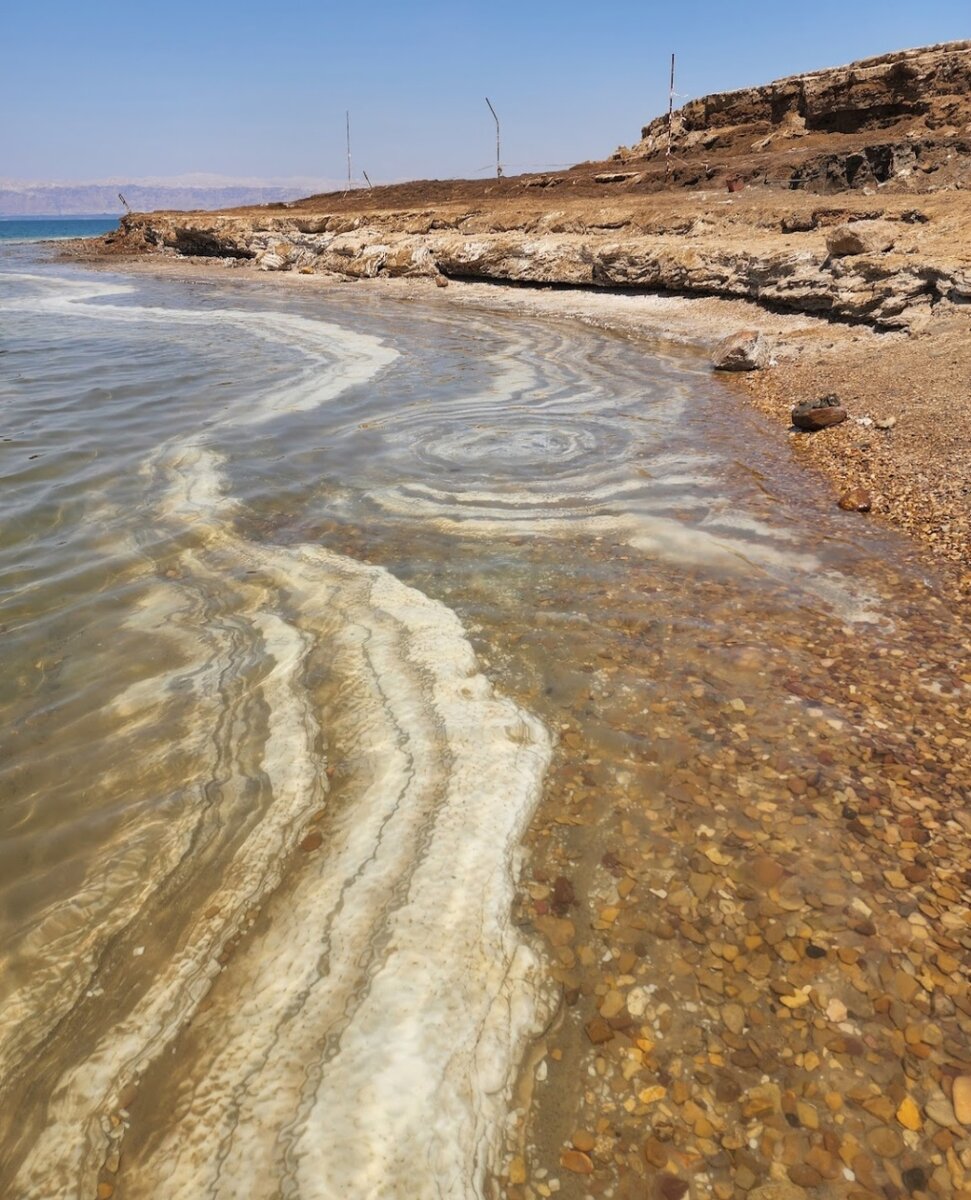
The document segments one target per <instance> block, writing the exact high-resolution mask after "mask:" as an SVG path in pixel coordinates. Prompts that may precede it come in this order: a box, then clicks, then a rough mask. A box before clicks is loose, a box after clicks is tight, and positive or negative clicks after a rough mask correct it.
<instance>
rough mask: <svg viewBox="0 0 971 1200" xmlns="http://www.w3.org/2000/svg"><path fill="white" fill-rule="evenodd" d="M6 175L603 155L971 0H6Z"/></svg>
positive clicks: (956, 33) (460, 166)
mask: <svg viewBox="0 0 971 1200" xmlns="http://www.w3.org/2000/svg"><path fill="white" fill-rule="evenodd" d="M0 31H2V38H0V113H2V116H0V177H5V178H8V179H9V178H19V179H35V180H39V179H64V180H91V179H102V178H115V177H120V178H136V177H140V176H146V175H152V176H159V175H182V174H184V173H186V172H194V171H201V172H211V173H217V174H221V175H226V176H233V177H237V176H257V177H262V178H269V177H280V176H297V175H299V176H310V177H314V178H317V179H335V180H336V179H340V178H342V177H343V176H344V174H345V172H346V163H345V150H344V112H345V109H350V112H351V127H352V128H351V133H352V145H353V151H354V165H355V175H356V176H358V177H359V171H360V169H361V168H364V169H365V170H367V172H368V174H369V175H370V177H371V179H372V180H373V181H375V182H377V181H378V180H382V181H384V180H392V179H401V178H429V177H448V176H473V177H474V176H478V175H485V174H488V173H489V171H490V170H492V169H494V168H493V166H492V164H493V163H494V155H495V149H494V126H493V124H492V118H491V117H490V115H489V112H488V110H487V109H486V106H485V101H484V96H486V95H488V96H489V97H490V98H491V99H492V101H493V103H494V104H495V106H496V108H497V109H498V111H499V114H500V117H501V118H502V122H503V159H504V161H505V164H506V167H507V170H508V171H510V172H513V171H520V170H529V169H535V170H538V169H544V168H546V167H553V166H557V165H565V164H569V163H573V162H577V161H581V160H583V159H588V158H602V157H605V156H606V155H608V154H609V153H610V152H611V151H612V150H613V149H614V148H615V147H616V146H618V145H620V144H629V143H631V142H633V141H635V140H636V139H637V137H638V135H639V130H640V127H641V125H642V124H644V123H646V121H647V120H649V119H650V118H651V117H653V116H656V115H657V114H658V113H659V112H661V111H663V109H664V108H665V107H666V105H667V71H668V64H669V61H670V55H671V52H672V51H676V52H677V56H678V78H677V83H676V90H677V91H678V92H679V93H680V94H681V95H682V96H683V97H684V98H687V97H692V96H699V95H703V94H705V93H706V92H713V91H722V90H725V89H729V88H734V87H741V86H745V85H748V84H756V83H763V82H767V81H768V80H770V79H773V78H777V77H779V76H782V75H790V74H794V73H796V72H800V71H806V70H813V69H816V68H819V67H825V66H835V65H837V64H840V63H845V62H849V61H851V60H853V59H856V58H862V57H868V56H870V55H875V54H880V53H883V52H885V51H889V50H896V49H901V48H903V47H908V46H917V45H925V44H928V43H932V42H940V41H951V40H955V39H959V38H966V37H971V4H969V2H968V0H921V2H920V3H914V2H913V0H813V3H807V4H788V3H786V2H785V0H750V2H746V0H737V2H736V3H734V4H730V3H726V2H725V0H668V2H666V3H662V2H660V0H640V2H639V3H634V2H629V0H600V2H599V3H595V4H594V3H581V2H577V0H558V2H557V3H551V2H547V0H518V2H516V3H513V2H511V0H491V2H487V0H481V2H480V3H476V4H471V3H463V2H461V0H454V2H451V3H446V2H444V0H425V2H423V3H415V2H412V0H398V2H397V3H393V2H389V0H369V2H366V3H359V4H355V3H353V2H352V3H341V4H333V3H329V2H327V0H317V2H316V3H311V2H308V0H295V2H292V3H283V4H281V5H280V6H279V7H277V8H276V9H275V10H274V9H272V8H271V7H269V6H262V5H261V6H256V5H250V4H246V3H239V2H237V3H235V4H231V3H228V2H227V0H193V2H192V3H190V2H189V0H170V2H169V3H168V4H165V5H161V6H156V5H152V6H141V5H131V4H121V3H117V2H108V0H87V2H83V3H80V4H78V3H77V2H76V0H73V2H72V3H66V2H65V0H52V2H51V3H45V4H37V3H33V4H26V3H23V2H18V0H11V3H10V4H9V5H8V7H7V14H6V16H5V17H4V19H3V22H2V25H0Z"/></svg>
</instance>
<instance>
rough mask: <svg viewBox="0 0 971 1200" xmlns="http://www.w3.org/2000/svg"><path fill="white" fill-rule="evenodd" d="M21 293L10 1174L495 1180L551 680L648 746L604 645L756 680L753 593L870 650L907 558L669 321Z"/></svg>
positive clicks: (0, 928)
mask: <svg viewBox="0 0 971 1200" xmlns="http://www.w3.org/2000/svg"><path fill="white" fill-rule="evenodd" d="M0 322H2V345H0V439H2V440H0V480H2V487H3V498H4V507H3V521H2V525H0V627H2V632H3V647H4V650H3V655H4V670H3V673H2V676H0V743H2V744H0V796H2V799H0V967H2V972H0V993H2V1010H0V1011H2V1013H3V1015H2V1016H0V1101H2V1103H3V1106H4V1108H5V1109H6V1110H7V1111H11V1110H12V1108H11V1106H16V1111H17V1112H18V1113H19V1114H20V1116H19V1119H18V1121H17V1122H16V1124H15V1125H10V1126H8V1127H7V1129H6V1131H5V1133H4V1134H3V1135H2V1138H0V1180H2V1181H4V1183H5V1184H6V1191H7V1194H15V1195H18V1196H25V1197H26V1196H38V1197H40V1196H44V1197H49V1196H52V1195H57V1196H63V1197H68V1196H87V1195H90V1194H92V1193H93V1191H94V1188H95V1186H96V1182H97V1180H98V1179H99V1178H102V1179H103V1178H109V1177H110V1178H111V1180H112V1181H113V1183H114V1186H116V1188H117V1191H116V1195H119V1196H131V1197H145V1196H155V1195H163V1194H164V1195H166V1196H169V1197H177V1196H186V1197H188V1196H193V1197H197V1196H219V1197H230V1196H238V1195H243V1194H245V1195H248V1196H253V1197H258V1196H271V1195H277V1194H286V1195H299V1196H307V1197H312V1196H326V1197H331V1196H344V1195H352V1194H353V1195H375V1196H377V1195H382V1196H383V1195H388V1196H398V1195H402V1196H404V1195H408V1196H411V1197H417V1196H424V1195H438V1194H448V1195H477V1194H481V1193H482V1189H483V1187H484V1183H483V1180H484V1179H485V1176H486V1174H487V1172H488V1170H489V1169H490V1168H491V1167H492V1166H493V1165H494V1163H495V1156H496V1154H497V1153H498V1147H500V1145H501V1141H502V1127H503V1121H504V1117H505V1111H506V1106H507V1103H508V1097H509V1093H510V1089H511V1087H512V1084H513V1082H514V1079H515V1076H516V1072H517V1069H518V1065H519V1063H520V1061H521V1058H522V1055H523V1053H524V1049H525V1046H526V1044H527V1041H528V1039H529V1038H530V1036H532V1035H533V1034H534V1033H535V1032H536V1031H537V1029H538V1028H539V1027H540V1025H541V1023H542V1021H543V1019H544V1015H545V1014H546V1013H547V1011H548V1006H549V994H548V988H547V983H546V973H545V968H544V964H543V963H542V961H541V960H540V958H539V957H538V955H537V952H536V950H535V949H534V948H533V947H532V946H531V945H530V944H528V943H527V942H526V941H525V940H524V939H523V937H522V935H521V933H520V931H519V930H518V929H516V928H515V927H514V926H513V925H512V923H511V920H510V905H511V902H512V894H513V870H514V859H515V853H516V847H517V845H518V844H519V841H520V839H521V837H522V835H523V833H524V831H525V829H526V827H527V825H528V822H529V820H530V817H531V815H532V813H533V811H534V809H535V806H536V804H537V803H538V802H539V799H540V795H541V790H542V787H543V781H544V777H545V773H546V769H547V765H548V761H549V756H550V751H551V745H552V743H553V740H554V739H555V737H556V735H557V734H558V732H559V729H558V719H559V706H561V705H562V706H564V709H565V707H567V706H568V707H569V708H570V712H571V720H573V721H574V722H577V721H579V727H580V731H581V736H582V737H589V738H591V739H595V740H596V741H597V743H598V746H599V748H600V750H601V752H603V754H604V757H602V758H600V759H598V760H597V761H598V763H603V762H604V761H605V760H606V765H605V766H604V767H603V771H602V785H603V787H604V788H605V789H607V794H608V795H609V789H610V787H611V786H613V785H612V778H613V776H612V768H611V755H612V754H615V755H616V758H617V761H618V762H619V761H620V760H621V759H622V758H623V757H625V756H626V755H629V754H630V753H631V746H632V745H633V744H636V743H638V742H640V741H642V740H643V739H645V738H647V739H650V736H651V731H650V729H645V728H644V725H645V722H644V720H643V713H644V712H645V711H646V709H645V705H646V703H647V701H648V699H649V698H650V696H649V693H650V689H651V686H652V683H651V676H650V669H651V668H650V667H649V665H645V666H644V668H643V669H642V670H640V673H637V672H634V673H632V674H630V675H629V676H627V675H625V678H624V681H623V684H622V686H621V684H620V683H619V682H618V684H617V689H618V690H617V692H616V694H615V696H614V697H613V700H612V702H613V704H614V707H615V708H616V709H617V710H618V711H619V712H620V714H621V715H620V716H618V715H617V714H616V713H615V715H614V717H613V719H612V726H611V730H610V731H605V730H604V729H603V728H601V726H600V725H599V724H598V722H599V718H598V717H596V715H595V714H594V713H593V711H592V709H591V710H590V712H589V715H588V722H589V728H585V727H584V725H583V721H584V717H583V713H582V709H581V711H580V712H579V714H578V711H577V706H576V704H575V702H574V701H575V696H576V694H577V691H578V688H579V687H580V686H581V685H582V684H583V681H584V680H586V681H587V682H588V683H589V681H590V680H591V679H592V674H591V672H593V671H594V668H595V664H593V663H592V662H591V656H592V655H596V654H597V653H599V651H598V649H597V646H598V644H599V643H598V640H597V639H598V638H599V637H600V636H601V634H602V635H603V639H609V637H610V635H611V631H612V630H615V629H616V628H617V627H618V621H617V617H618V614H619V613H621V614H623V617H624V620H625V621H628V622H629V621H631V620H633V621H635V622H637V621H641V622H642V624H643V628H642V637H643V640H644V643H645V645H649V644H651V643H652V642H654V643H656V644H657V645H658V646H660V647H661V648H662V652H663V654H664V655H665V656H666V662H665V666H664V673H665V674H667V675H673V676H677V675H678V674H679V672H683V673H684V674H688V673H689V672H690V670H691V669H693V668H694V666H696V665H697V663H698V662H699V661H700V660H701V659H707V661H708V662H709V663H713V662H716V663H719V664H720V668H723V669H724V672H725V676H726V684H725V686H726V689H727V690H728V691H731V689H732V687H733V686H735V681H737V682H738V684H739V685H740V684H741V683H742V682H743V681H744V685H745V687H746V688H748V693H747V695H748V702H749V704H750V705H753V706H755V707H756V708H758V706H759V704H760V703H762V704H764V705H765V706H766V709H767V710H768V709H769V707H770V706H771V704H772V703H773V702H774V697H773V696H772V695H771V694H770V693H769V691H768V686H769V685H768V682H767V681H766V680H764V679H763V678H762V673H761V672H759V671H757V670H755V669H753V668H752V666H751V663H750V662H748V661H746V662H742V663H739V664H735V663H734V661H733V652H732V650H731V648H730V647H731V644H732V635H733V633H734V632H735V621H736V620H737V618H738V614H739V613H741V612H744V613H745V614H746V618H745V619H746V622H747V624H748V626H751V625H753V623H754V625H756V626H757V627H758V629H759V630H761V631H762V633H763V635H764V638H765V645H766V646H767V647H771V646H773V644H774V643H775V640H776V639H777V638H778V639H779V640H778V645H779V646H783V645H786V644H787V643H786V636H787V635H789V634H791V632H792V630H793V628H794V627H796V626H798V625H803V626H810V627H813V628H815V627H816V626H817V625H825V624H826V623H836V624H838V625H840V626H852V627H854V628H858V629H859V630H860V636H861V637H867V638H872V639H873V640H874V641H873V644H874V646H876V645H878V644H879V642H880V639H882V638H885V637H886V636H887V635H888V633H889V632H890V629H891V623H890V622H889V621H888V620H887V618H886V616H885V613H886V611H887V600H886V599H885V597H887V596H888V595H891V594H893V592H894V591H895V589H898V588H899V587H900V581H901V577H900V574H899V572H904V573H905V574H906V571H907V568H905V567H903V566H901V567H899V568H898V567H897V566H895V565H894V558H895V555H896V554H897V551H898V543H896V542H895V541H894V540H893V539H890V538H883V537H881V536H879V535H875V534H873V535H866V536H861V533H860V530H861V528H862V526H861V524H860V523H859V522H858V521H856V520H854V521H853V522H852V523H851V522H850V521H848V519H847V518H846V516H845V515H843V514H835V513H831V511H830V509H829V507H828V506H825V507H824V506H823V504H822V503H821V493H820V492H819V491H818V490H817V487H816V485H815V484H814V483H813V481H812V480H810V479H807V478H806V477H804V476H803V475H802V474H801V473H799V472H798V471H797V470H795V469H794V468H793V467H792V465H791V464H790V463H789V461H788V459H787V458H786V456H785V454H784V452H783V451H781V450H779V451H775V450H772V449H771V448H770V446H769V443H768V442H764V441H762V440H760V434H761V427H760V425H759V424H758V421H757V419H756V418H754V417H750V416H748V415H745V414H743V413H742V412H740V410H739V409H738V407H737V406H736V404H735V402H734V401H732V400H731V398H730V397H729V396H728V394H727V393H726V392H724V391H722V390H721V389H720V387H719V385H718V384H717V383H714V382H712V380H711V377H710V374H709V372H708V369H707V365H706V363H705V361H704V360H703V359H701V358H700V357H699V356H697V355H695V354H694V353H693V352H690V351H685V350H672V349H671V348H665V347H664V346H663V345H662V344H660V343H659V344H657V345H656V346H650V345H645V344H644V343H635V342H631V341H628V340H625V339H623V338H620V337H612V336H609V335H606V334H599V333H593V332H590V331H588V330H584V329H581V328H578V327H575V326H573V325H568V324H565V323H562V324H558V323H553V322H548V323H544V322H539V321H536V322H530V321H524V320H522V319H520V318H515V319H513V318H509V317H503V316H496V315H494V314H488V313H485V312H483V313H475V312H472V311H464V312H462V313H458V314H456V313H452V312H449V311H448V310H447V309H444V308H442V307H437V306H435V307H433V306H431V305H428V306H425V305H422V304H420V303H412V302H389V301H387V300H383V301H380V302H379V301H378V300H377V299H375V298H374V297H373V295H372V294H371V293H368V292H365V291H363V290H362V291H360V292H359V291H356V290H353V289H348V290H347V291H346V292H344V291H342V292H341V293H340V294H339V295H337V294H334V293H328V294H326V295H319V296H313V295H308V294H306V293H301V294H286V293H284V292H281V291H279V290H273V289H270V288H263V287H260V286H252V285H250V286H246V285H245V284H234V283H232V282H225V281H218V282H215V283H212V284H208V283H207V284H200V285H194V284H187V283H179V282H175V281H169V280H151V279H143V278H139V279H136V280H130V279H124V278H116V277H112V276H110V275H108V274H105V273H98V274H85V273H84V272H82V271H79V270H75V269H70V268H65V267H61V266H57V265H53V264H51V263H49V262H47V261H46V260H45V259H44V258H43V257H39V256H37V255H36V254H35V253H34V252H33V251H32V250H30V249H29V248H26V247H22V246H20V247H14V248H13V249H8V250H7V251H5V252H4V253H3V258H2V259H0ZM807 514H811V516H810V517H809V519H807ZM908 578H909V576H908ZM912 586H914V587H917V586H919V579H918V577H916V576H915V577H913V580H912ZM601 621H602V622H603V625H602V626H601ZM748 633H749V635H751V634H752V630H751V629H749V630H748ZM603 639H602V640H603ZM476 653H478V656H479V657H478V659H477V658H476ZM483 666H485V667H487V668H488V669H489V670H490V677H489V678H488V679H487V678H486V676H485V675H484V674H483V673H482V668H483ZM794 669H797V668H795V667H794ZM657 673H658V674H660V671H658V672H657ZM672 686H673V685H672ZM760 689H761V690H762V691H764V694H761V692H760ZM513 694H515V698H513ZM807 719H808V718H807ZM813 719H815V718H813ZM820 720H822V716H820ZM443 1030H447V1031H448V1036H447V1037H443V1036H442V1031H443ZM119 1152H120V1155H121V1158H120V1166H119V1159H118V1157H117V1156H118V1155H119ZM106 1172H107V1175H106V1174H105V1173H106Z"/></svg>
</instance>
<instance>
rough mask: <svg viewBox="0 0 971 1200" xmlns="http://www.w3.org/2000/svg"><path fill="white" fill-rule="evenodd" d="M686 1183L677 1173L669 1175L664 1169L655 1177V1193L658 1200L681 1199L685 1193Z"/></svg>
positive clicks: (686, 1189)
mask: <svg viewBox="0 0 971 1200" xmlns="http://www.w3.org/2000/svg"><path fill="white" fill-rule="evenodd" d="M687 1191H688V1184H687V1181H686V1180H684V1179H679V1178H678V1176H677V1175H669V1174H668V1173H667V1172H666V1171H665V1172H664V1173H663V1174H661V1175H659V1176H658V1177H657V1195H658V1197H659V1198H660V1200H682V1197H683V1196H685V1195H686V1194H687Z"/></svg>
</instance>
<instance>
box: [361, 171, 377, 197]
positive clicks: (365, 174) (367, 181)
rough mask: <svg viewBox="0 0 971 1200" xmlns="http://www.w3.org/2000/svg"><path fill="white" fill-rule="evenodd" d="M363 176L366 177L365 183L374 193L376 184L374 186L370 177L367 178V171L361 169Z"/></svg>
mask: <svg viewBox="0 0 971 1200" xmlns="http://www.w3.org/2000/svg"><path fill="white" fill-rule="evenodd" d="M361 174H362V175H363V176H364V182H365V183H366V184H367V185H368V187H369V188H370V189H371V191H372V192H373V191H374V184H373V183H372V182H371V181H370V179H368V177H367V171H365V170H364V169H363V168H362V169H361Z"/></svg>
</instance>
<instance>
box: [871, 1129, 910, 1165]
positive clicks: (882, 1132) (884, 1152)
mask: <svg viewBox="0 0 971 1200" xmlns="http://www.w3.org/2000/svg"><path fill="white" fill-rule="evenodd" d="M866 1140H867V1145H868V1146H869V1147H870V1149H871V1150H872V1151H873V1153H874V1154H876V1155H879V1157H880V1158H896V1157H897V1155H898V1154H900V1153H901V1151H902V1150H903V1148H904V1140H903V1138H902V1137H901V1136H900V1134H899V1133H898V1132H897V1130H896V1129H892V1128H891V1127H890V1126H889V1125H880V1126H878V1127H877V1128H876V1129H871V1130H870V1132H869V1133H868V1134H867V1138H866Z"/></svg>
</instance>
